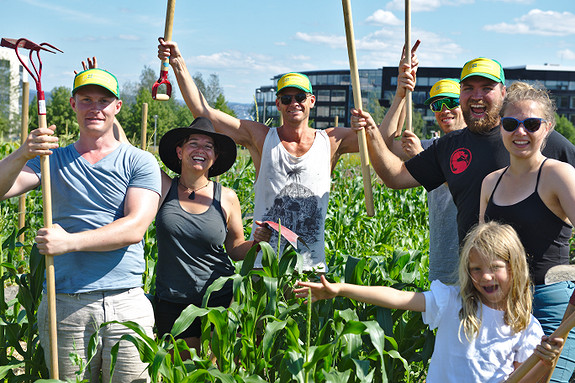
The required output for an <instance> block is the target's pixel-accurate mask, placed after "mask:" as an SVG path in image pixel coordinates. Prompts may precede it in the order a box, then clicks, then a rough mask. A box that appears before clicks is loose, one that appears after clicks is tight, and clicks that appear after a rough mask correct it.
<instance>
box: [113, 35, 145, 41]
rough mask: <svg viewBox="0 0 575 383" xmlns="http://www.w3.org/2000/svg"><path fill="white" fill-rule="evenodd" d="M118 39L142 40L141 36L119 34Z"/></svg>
mask: <svg viewBox="0 0 575 383" xmlns="http://www.w3.org/2000/svg"><path fill="white" fill-rule="evenodd" d="M118 39H119V40H125V41H140V40H141V38H140V36H135V35H118Z"/></svg>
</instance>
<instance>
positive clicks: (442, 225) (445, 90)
mask: <svg viewBox="0 0 575 383" xmlns="http://www.w3.org/2000/svg"><path fill="white" fill-rule="evenodd" d="M401 71H402V68H401V67H400V73H399V76H398V81H397V91H396V93H395V97H394V99H393V103H392V105H391V107H390V108H389V112H388V114H394V113H395V114H398V115H399V114H402V116H400V117H398V116H386V119H385V120H384V122H383V123H382V125H383V126H380V131H382V132H387V133H384V135H383V137H384V141H385V143H386V145H387V147H388V148H389V149H390V150H391V151H392V152H393V154H395V155H396V156H397V157H399V158H401V159H402V160H403V161H407V160H409V159H410V158H412V157H414V156H415V155H417V154H418V153H420V152H422V151H423V150H424V149H427V148H428V147H430V146H431V145H432V144H433V142H434V141H435V140H436V139H437V138H439V137H434V138H432V139H428V140H423V141H420V139H419V138H418V137H417V135H415V133H413V132H412V131H409V130H405V131H404V132H403V134H402V137H401V140H395V139H394V137H395V135H396V132H398V131H400V130H398V129H397V126H394V125H393V124H389V123H388V122H389V121H398V122H399V124H400V125H403V123H402V120H403V119H404V118H405V102H404V100H405V95H406V89H408V87H407V86H406V85H407V84H408V83H409V81H408V79H409V80H410V81H411V90H413V87H414V86H415V77H414V76H413V75H410V74H409V73H402V72H401ZM429 96H430V97H429V98H428V99H427V100H426V101H425V105H429V106H430V108H431V110H432V111H433V112H434V113H435V119H436V121H437V124H438V125H439V128H440V129H441V131H442V132H443V133H444V134H447V133H450V132H453V131H456V130H459V129H463V128H464V127H465V122H464V121H463V114H462V112H461V108H460V106H459V80H458V79H443V80H439V81H438V82H436V83H435V84H434V85H433V86H432V87H431V90H430V92H429ZM386 123H387V125H386V126H385V124H386ZM427 204H428V207H429V280H435V279H439V280H440V281H441V282H443V283H446V284H454V283H456V282H457V275H456V274H454V273H453V265H454V264H455V265H457V263H458V261H459V239H458V236H457V208H456V207H455V204H454V203H453V198H452V197H451V193H450V192H449V188H448V187H447V184H446V183H443V184H442V185H441V186H439V187H437V188H436V189H434V190H430V191H429V192H428V193H427Z"/></svg>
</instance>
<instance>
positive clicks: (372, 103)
mask: <svg viewBox="0 0 575 383" xmlns="http://www.w3.org/2000/svg"><path fill="white" fill-rule="evenodd" d="M367 111H368V112H369V114H371V116H372V117H373V120H374V121H376V123H378V124H381V122H382V121H383V118H384V117H385V112H386V111H387V109H386V108H385V107H383V106H381V105H379V97H378V95H377V93H376V92H375V91H372V92H370V94H369V96H368V99H367Z"/></svg>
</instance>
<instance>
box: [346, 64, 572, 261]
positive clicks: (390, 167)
mask: <svg viewBox="0 0 575 383" xmlns="http://www.w3.org/2000/svg"><path fill="white" fill-rule="evenodd" d="M460 86H461V91H460V98H459V100H460V105H461V110H462V112H463V118H464V120H465V123H466V125H467V127H466V128H464V129H461V130H458V131H455V132H452V133H450V134H448V135H446V136H444V137H441V138H440V139H438V140H436V141H434V142H433V144H432V145H431V146H430V147H429V148H427V149H426V150H424V151H423V152H421V153H419V154H418V155H417V156H415V157H413V158H412V159H410V160H409V161H407V162H405V163H404V162H403V161H401V159H400V158H399V157H398V156H396V155H394V154H393V153H392V152H391V151H390V150H389V149H388V147H387V145H386V144H385V142H384V139H383V138H382V136H381V134H380V132H379V130H378V129H376V127H377V125H376V124H375V122H374V121H373V118H371V116H370V115H369V114H368V113H366V112H363V111H356V112H355V113H354V116H353V117H352V126H353V127H354V128H356V129H361V128H365V130H366V134H367V138H368V140H367V141H368V150H369V155H370V159H371V163H372V165H373V167H374V169H375V171H376V173H377V174H378V175H379V176H380V177H381V179H382V180H383V182H384V183H385V184H386V185H387V186H388V187H391V188H394V189H406V188H412V187H416V186H420V185H423V186H424V187H425V188H426V189H427V190H428V191H430V190H433V189H435V188H437V187H439V186H440V185H442V184H443V183H445V182H447V185H448V187H449V191H450V192H451V195H452V197H453V201H454V202H455V205H456V206H457V224H458V232H459V240H460V242H461V241H462V240H463V238H464V237H465V234H466V233H467V231H468V230H469V228H471V226H473V225H474V224H476V223H477V222H478V219H479V196H480V193H481V182H482V181H483V178H484V177H485V176H486V175H487V174H489V173H490V172H492V171H494V170H497V169H501V168H503V167H504V166H507V165H508V164H509V156H508V154H507V151H506V149H505V147H504V146H503V143H502V141H501V137H500V134H499V110H500V109H501V105H502V102H503V97H504V96H505V77H504V73H503V68H502V67H501V64H499V63H498V62H497V61H495V60H490V59H486V58H477V59H474V60H471V61H469V62H467V63H466V64H465V65H464V67H463V70H462V71H461V80H460ZM543 154H544V155H545V156H546V157H550V158H555V159H558V160H561V161H564V162H568V163H570V164H571V165H575V147H574V146H573V144H571V143H570V142H569V141H568V140H567V139H566V138H565V137H563V136H562V135H561V134H559V133H557V132H555V131H553V132H551V134H549V137H548V140H547V145H546V146H545V148H544V149H543ZM455 267H456V265H454V268H455Z"/></svg>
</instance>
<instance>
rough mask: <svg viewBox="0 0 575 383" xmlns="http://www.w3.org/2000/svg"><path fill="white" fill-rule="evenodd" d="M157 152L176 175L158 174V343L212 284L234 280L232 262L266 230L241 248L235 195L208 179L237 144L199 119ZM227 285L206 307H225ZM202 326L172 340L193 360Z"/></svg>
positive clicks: (265, 233) (224, 166)
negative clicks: (192, 350) (185, 346)
mask: <svg viewBox="0 0 575 383" xmlns="http://www.w3.org/2000/svg"><path fill="white" fill-rule="evenodd" d="M159 153H160V158H161V159H162V162H163V163H164V164H165V165H166V166H167V167H168V168H169V169H171V170H173V171H174V172H176V173H178V174H179V176H177V177H174V179H171V178H170V177H169V176H168V175H167V174H165V173H163V174H162V177H163V179H162V200H161V202H160V209H159V210H158V214H157V216H156V235H157V239H158V263H157V272H156V296H155V305H156V308H155V312H156V314H155V315H156V326H157V329H158V335H159V336H160V337H161V336H162V335H163V334H165V333H169V332H170V330H171V329H172V326H173V324H174V322H175V320H176V319H177V318H178V316H179V315H180V314H181V312H182V310H183V309H185V308H186V307H187V306H188V305H189V304H192V303H193V304H194V305H196V306H198V307H201V305H202V299H203V297H204V293H205V292H206V290H207V288H208V287H209V286H210V284H211V283H212V282H214V281H215V280H216V279H218V278H219V277H220V276H229V275H232V274H233V273H234V266H233V265H232V262H231V261H230V258H231V259H233V260H234V261H238V260H242V259H243V258H244V257H245V255H246V253H247V252H248V250H249V249H250V248H251V247H252V246H254V245H255V244H256V243H257V242H259V241H268V240H269V238H270V235H271V231H270V230H269V229H267V228H263V227H258V228H257V229H256V231H255V232H254V238H255V239H254V241H246V240H245V239H244V231H243V225H242V214H241V210H240V203H239V200H238V197H237V196H236V193H235V192H234V191H233V190H232V189H229V188H226V187H223V186H222V185H220V184H219V183H218V182H216V181H212V180H210V177H215V176H217V175H219V174H222V173H224V172H226V171H227V170H228V169H229V168H231V167H232V165H233V164H234V162H235V160H236V144H235V142H234V141H233V140H232V139H231V138H230V137H228V136H226V135H223V134H219V133H216V132H215V130H214V127H213V125H212V123H211V121H210V120H209V119H207V118H204V117H198V118H196V119H195V120H194V121H193V122H192V124H191V125H190V126H189V127H186V128H177V129H172V130H170V131H169V132H167V133H166V134H165V135H164V136H163V137H162V139H161V140H160V147H159ZM224 247H225V249H224ZM230 282H231V281H228V283H226V285H225V286H224V288H222V289H221V290H219V291H214V292H213V293H212V294H211V296H210V299H209V302H208V306H211V307H215V306H224V307H227V306H229V304H230V302H231V299H232V284H231V283H230ZM200 326H201V322H200V320H199V319H196V320H195V321H194V323H193V324H192V325H191V326H190V327H189V328H188V329H187V330H186V331H184V332H183V333H182V334H180V335H179V336H178V338H183V339H185V340H186V343H187V344H188V346H190V347H193V348H195V349H196V350H197V352H198V353H199V351H200V335H201V327H200Z"/></svg>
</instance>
